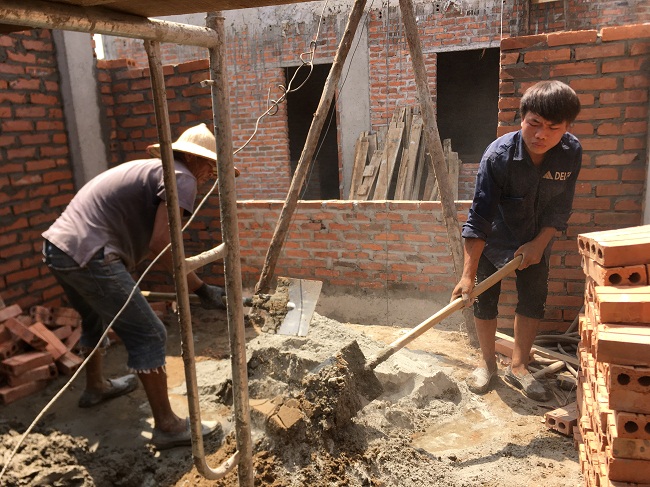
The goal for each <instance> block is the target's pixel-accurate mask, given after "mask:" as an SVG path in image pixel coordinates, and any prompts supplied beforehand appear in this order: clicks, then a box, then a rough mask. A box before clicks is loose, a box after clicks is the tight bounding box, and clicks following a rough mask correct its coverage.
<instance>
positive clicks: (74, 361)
mask: <svg viewBox="0 0 650 487" xmlns="http://www.w3.org/2000/svg"><path fill="white" fill-rule="evenodd" d="M80 325H81V317H80V316H79V314H78V313H77V312H76V311H75V310H74V309H72V308H54V309H50V308H46V307H43V306H32V307H31V308H30V310H29V313H28V314H27V313H24V312H23V310H22V309H21V307H20V306H19V305H17V304H13V305H10V306H5V307H3V308H2V309H0V360H1V361H0V404H9V403H12V402H14V401H16V400H18V399H21V398H23V397H26V396H29V395H30V394H33V393H35V392H37V391H40V390H41V389H43V388H44V387H45V386H46V385H47V384H48V383H49V382H50V381H51V380H52V379H54V378H56V377H57V376H58V375H59V374H64V375H71V374H72V373H74V371H75V370H77V368H78V367H79V365H80V364H81V363H82V361H83V359H82V358H81V357H80V356H79V355H78V354H77V353H75V350H76V347H77V344H78V342H79V338H80V337H81V326H80Z"/></svg>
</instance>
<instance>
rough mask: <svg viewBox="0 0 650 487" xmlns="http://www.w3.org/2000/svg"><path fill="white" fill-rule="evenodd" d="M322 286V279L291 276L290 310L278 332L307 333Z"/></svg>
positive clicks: (296, 334)
mask: <svg viewBox="0 0 650 487" xmlns="http://www.w3.org/2000/svg"><path fill="white" fill-rule="evenodd" d="M322 287H323V283H322V282H321V281H311V280H308V279H293V278H289V302H288V303H287V307H288V308H289V311H287V315H286V316H285V317H284V320H283V321H282V324H281V325H280V328H279V329H278V334H280V335H292V336H301V337H304V336H306V335H307V332H308V331H309V323H310V322H311V318H312V316H313V315H314V310H315V309H316V303H317V302H318V297H319V296H320V291H321V288H322Z"/></svg>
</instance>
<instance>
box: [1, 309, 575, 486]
mask: <svg viewBox="0 0 650 487" xmlns="http://www.w3.org/2000/svg"><path fill="white" fill-rule="evenodd" d="M317 311H318V309H317ZM434 311H437V310H434ZM175 319H176V318H175V316H174V315H170V316H169V318H168V320H167V321H168V331H169V344H168V355H169V359H168V373H169V387H170V392H171V398H172V404H173V407H174V409H175V410H176V412H177V413H178V414H187V404H186V396H185V385H184V383H185V380H184V377H185V376H184V371H183V362H182V359H181V357H180V341H179V334H178V325H177V324H176V322H175ZM193 322H194V339H195V349H196V355H197V377H198V383H199V390H200V394H201V408H202V411H203V413H202V418H203V419H216V420H219V421H220V423H221V425H222V433H220V434H217V435H215V436H213V437H211V438H209V439H207V440H206V442H205V450H206V458H207V463H208V464H209V465H210V466H211V467H213V468H216V467H217V466H219V465H220V464H221V463H222V462H223V461H224V460H225V459H226V458H228V457H229V456H230V455H231V454H232V453H233V452H234V450H235V441H234V436H233V434H234V433H233V428H234V426H233V418H232V416H231V407H230V395H229V391H230V388H229V384H230V383H229V380H230V379H229V369H230V361H229V359H228V356H229V348H228V341H227V329H226V328H227V325H226V321H225V313H224V312H222V311H214V312H205V311H202V310H193ZM457 329H458V326H457V323H455V322H453V321H450V322H443V323H442V324H441V325H439V326H438V327H436V328H434V329H432V330H431V331H429V332H427V333H426V334H425V335H423V336H422V337H420V338H418V339H417V340H416V341H415V342H413V343H412V344H411V345H410V346H409V347H408V348H409V349H408V350H402V351H400V352H398V353H396V354H395V355H394V356H393V357H391V358H390V359H389V360H388V361H386V362H385V363H383V364H381V365H379V366H378V367H377V368H376V369H375V372H376V376H377V377H378V379H379V381H380V382H381V384H382V386H383V388H384V393H383V394H382V395H381V396H380V397H379V398H378V399H376V400H374V401H372V402H370V403H369V404H365V403H364V404H363V406H364V407H363V408H362V409H361V411H360V412H359V413H358V414H357V415H356V416H355V417H354V418H353V420H352V421H350V422H348V423H346V424H345V425H335V426H334V427H331V425H330V427H329V428H324V427H323V422H322V421H321V422H320V423H317V422H316V421H315V420H314V418H313V417H312V418H311V419H306V420H305V422H304V423H303V427H302V429H300V430H297V431H292V433H291V434H290V435H287V434H281V433H280V434H278V432H277V431H273V430H270V429H269V428H267V427H266V426H265V424H264V422H263V421H260V420H259V418H258V417H257V416H255V415H253V418H252V423H253V443H254V469H255V479H256V485H264V486H274V487H279V486H305V485H309V486H343V485H346V486H348V485H349V486H386V487H389V486H459V487H460V486H463V487H465V486H467V487H470V486H494V487H496V486H515V485H516V486H520V487H525V486H539V485H544V486H545V487H565V486H577V485H580V483H581V477H580V472H579V470H580V469H579V464H578V456H577V453H576V451H575V450H574V448H573V443H572V439H571V438H568V437H566V436H563V435H560V434H558V433H555V432H553V431H549V430H547V429H546V428H545V426H544V418H543V416H544V413H545V412H547V411H548V410H551V409H555V408H556V407H559V406H563V405H565V404H566V403H568V402H571V401H573V400H574V398H575V396H574V395H572V394H571V393H567V392H565V391H561V390H559V389H558V388H556V387H554V388H553V390H554V395H555V399H554V400H552V402H550V403H546V404H541V403H536V402H534V401H531V400H529V399H527V398H525V397H524V396H522V395H521V394H520V393H519V392H518V391H516V390H514V389H513V388H511V387H510V386H509V385H507V384H506V383H505V382H504V381H503V380H502V379H501V378H499V379H498V381H497V382H496V386H495V388H494V390H493V391H491V392H490V393H488V394H486V395H485V396H482V397H478V396H475V395H473V394H471V393H470V392H469V391H468V390H467V387H466V386H465V383H464V379H465V377H466V376H467V375H468V374H469V373H470V372H471V370H472V364H473V363H474V362H475V360H476V351H475V350H474V349H472V348H471V347H469V346H468V345H467V343H466V340H465V338H464V337H463V336H462V335H461V334H460V333H459V332H458V331H457ZM406 331H407V330H406V329H404V328H398V327H392V326H377V325H375V326H370V325H359V324H350V323H341V322H339V321H336V320H333V319H329V318H327V317H324V316H321V315H319V314H318V313H316V314H314V318H313V320H312V322H311V325H310V328H309V333H308V335H307V337H304V338H302V337H286V336H280V335H272V334H268V333H263V332H261V331H260V330H259V328H255V327H250V328H247V343H248V345H247V350H248V364H249V365H248V366H249V391H250V397H251V398H257V399H274V398H278V397H282V398H284V399H287V398H298V399H301V398H302V399H304V390H303V386H302V382H301V381H302V379H303V378H304V376H305V374H306V373H307V372H309V371H310V370H312V369H313V368H314V366H316V365H317V364H319V363H320V362H322V361H323V360H325V359H326V358H328V357H331V356H332V355H334V354H335V353H336V352H337V351H338V350H340V349H341V348H342V347H343V346H345V345H346V344H348V343H350V342H352V341H356V342H357V343H358V345H359V347H360V348H361V350H362V351H363V352H364V354H365V356H366V357H369V356H371V355H372V354H374V353H376V352H377V351H378V350H380V349H381V348H382V347H383V346H385V345H386V344H388V343H390V342H391V341H393V340H395V339H396V338H398V337H399V336H401V335H402V334H403V333H405V332H406ZM105 362H106V366H107V371H108V373H109V374H110V376H113V377H114V376H118V375H121V374H123V373H125V372H126V370H125V362H126V360H125V352H124V349H123V347H122V346H121V345H120V344H115V345H113V346H111V347H110V349H109V350H108V352H107V354H106V357H105ZM502 369H503V367H502ZM64 383H65V378H59V379H57V380H55V381H54V382H52V384H50V385H49V386H48V387H47V388H46V389H45V390H44V391H42V392H41V393H39V394H36V395H33V396H31V397H29V398H26V399H23V400H21V401H18V402H16V403H14V404H11V405H9V406H5V407H3V408H2V414H1V416H0V434H2V442H1V443H0V461H2V465H4V464H5V462H6V460H7V457H8V454H9V451H10V450H11V449H12V448H13V447H14V445H15V444H16V442H17V441H18V439H19V438H20V435H21V434H22V433H23V432H24V431H25V429H26V428H27V426H28V425H29V424H30V423H31V422H32V420H33V419H34V418H35V417H36V415H37V414H38V413H39V411H40V410H41V408H42V407H43V406H44V405H45V404H46V403H47V402H48V401H49V400H50V399H51V398H52V397H53V395H54V394H55V393H56V392H57V391H58V390H59V389H60V388H61V386H62V385H63V384H64ZM82 384H83V381H82V377H80V378H79V379H77V381H76V382H75V383H74V384H73V385H72V386H71V388H70V389H69V390H68V391H66V392H65V393H64V394H63V395H62V397H61V398H60V399H59V400H58V401H57V402H56V403H55V404H54V406H53V407H52V408H51V409H50V411H49V412H48V413H47V414H46V415H45V416H44V417H43V419H42V420H41V421H40V423H39V424H38V426H37V427H36V428H35V430H34V432H32V433H31V434H30V435H28V437H27V438H26V440H25V442H24V445H23V447H21V449H20V450H19V452H18V454H17V455H16V457H15V458H14V459H13V461H12V463H11V465H10V467H9V468H8V471H7V473H6V474H5V475H4V477H3V478H2V479H1V480H0V485H3V486H4V485H6V486H27V485H29V486H128V487H131V486H133V487H136V486H137V487H148V486H152V487H153V486H163V487H167V486H199V487H200V486H208V485H214V486H236V485H238V483H237V476H236V469H235V472H233V473H231V474H229V475H228V476H226V477H225V478H224V479H222V480H218V481H208V480H206V479H204V478H203V477H201V475H199V474H198V473H197V471H196V468H195V467H194V466H193V462H192V457H191V449H190V448H189V447H187V448H175V449H172V450H167V451H163V452H157V451H156V450H155V449H153V448H152V447H150V446H148V445H147V441H148V440H149V439H150V438H151V430H152V420H151V418H150V410H149V406H148V404H147V401H146V397H145V395H144V391H143V390H142V388H139V389H138V390H136V391H135V392H133V393H132V394H130V395H128V396H124V397H120V398H117V399H114V400H112V401H110V402H107V403H105V404H102V405H100V406H98V407H96V408H94V409H79V408H78V407H77V405H76V403H77V400H78V397H79V395H80V393H81V390H82ZM551 385H552V384H551ZM328 400H330V401H334V402H336V401H337V398H336V396H335V394H333V393H332V394H330V397H329V398H328Z"/></svg>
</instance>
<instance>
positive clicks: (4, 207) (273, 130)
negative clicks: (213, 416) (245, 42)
mask: <svg viewBox="0 0 650 487" xmlns="http://www.w3.org/2000/svg"><path fill="white" fill-rule="evenodd" d="M649 38H650V34H649V32H648V25H635V26H627V27H619V28H606V29H603V31H602V38H601V37H598V36H597V35H596V32H595V31H580V32H566V33H557V34H549V35H539V36H530V37H520V38H513V39H508V40H505V41H503V44H502V50H503V59H502V64H503V68H502V80H501V86H500V90H501V94H502V95H501V102H500V113H499V118H500V125H501V127H500V132H504V131H508V130H512V129H515V128H517V127H516V126H517V123H518V119H517V114H516V106H517V100H518V98H519V96H520V95H521V93H522V91H523V89H525V87H526V86H528V85H529V84H530V83H532V82H534V81H536V80H538V79H541V78H549V77H552V78H558V79H562V80H564V81H566V82H568V83H569V84H571V85H572V86H573V87H574V88H575V89H576V90H577V91H578V93H579V95H580V97H581V100H582V102H583V105H584V111H583V113H582V114H581V116H580V118H579V120H578V121H577V123H576V126H575V133H576V135H578V136H579V137H580V139H581V140H582V141H583V144H584V147H585V159H584V169H583V172H582V173H581V176H580V181H579V185H578V194H577V197H576V204H575V208H576V211H575V214H574V216H573V217H572V219H571V226H570V227H569V230H568V231H567V234H566V236H564V237H563V238H560V240H559V241H558V242H557V243H556V245H555V247H554V252H553V257H552V271H551V282H550V289H551V294H550V297H549V302H548V304H549V306H548V311H547V316H546V319H547V320H550V321H555V322H556V323H558V322H559V321H561V320H565V321H566V320H571V319H572V318H573V317H574V316H575V314H576V313H577V311H578V309H579V307H580V305H581V300H582V295H583V289H582V287H583V282H584V276H583V274H582V272H581V270H580V268H579V264H580V262H579V257H578V254H577V252H576V243H575V237H576V235H577V234H578V233H581V232H584V231H593V230H597V229H609V228H616V227H623V226H630V225H636V224H638V223H640V221H641V207H640V201H641V200H642V195H643V186H644V181H645V175H646V170H647V168H646V160H647V147H646V137H647V117H648V113H647V105H648V100H647V98H646V97H647V90H648V77H647V72H648V52H649V44H650V40H649ZM296 42H297V41H296ZM0 44H1V45H2V46H4V47H5V52H6V60H5V62H3V63H2V64H0V97H1V98H0V115H1V117H0V118H1V119H2V120H0V123H1V124H2V134H1V135H0V140H2V144H0V154H1V155H2V161H3V162H2V164H1V165H0V167H1V169H0V182H1V184H2V191H1V192H0V214H1V215H2V220H1V221H2V233H1V236H0V270H2V272H0V285H1V287H0V294H1V295H2V296H3V297H4V298H5V299H6V300H7V301H11V302H18V303H19V304H20V305H21V306H23V307H29V306H31V305H32V304H36V303H39V304H46V305H47V304H52V303H53V302H54V301H55V300H56V299H58V297H59V296H60V290H59V288H58V287H56V286H55V285H54V281H53V280H52V278H51V277H50V276H49V273H48V271H47V269H46V268H45V267H44V266H43V265H42V264H41V263H40V244H41V241H40V233H41V232H42V231H43V230H44V229H45V228H47V226H49V224H50V223H51V222H52V221H53V220H54V218H56V216H57V215H58V214H59V213H60V212H61V211H62V210H63V208H64V207H65V205H66V203H67V202H68V201H69V199H70V198H71V196H72V194H73V192H74V188H73V183H72V173H71V170H70V166H69V161H68V148H67V138H66V135H65V127H64V126H63V125H64V122H63V118H62V110H61V97H60V94H59V86H58V73H57V67H56V64H55V60H54V59H55V58H54V57H53V47H52V44H51V38H50V34H49V32H47V31H31V32H26V33H20V34H13V35H11V36H3V37H0ZM330 44H334V43H333V42H330ZM270 55H271V54H270V53H269V56H270ZM541 60H543V62H540V61H541ZM253 61H254V60H249V61H248V64H247V63H246V62H243V61H241V60H240V61H239V64H238V71H237V74H238V75H239V76H240V78H237V84H236V89H237V94H236V95H233V97H235V98H236V99H235V100H234V101H233V108H232V111H233V122H234V123H233V125H235V123H236V124H237V126H236V127H237V128H236V134H235V137H236V138H237V140H238V141H240V142H241V141H243V140H244V138H245V137H246V136H247V135H246V134H250V130H251V129H252V128H251V127H250V126H248V125H246V124H250V123H252V122H251V120H252V119H251V117H250V116H248V114H249V112H250V108H249V107H250V106H253V107H256V108H264V107H265V106H266V97H265V96H264V97H262V96H261V95H251V98H250V99H249V100H248V103H249V106H247V108H246V109H245V110H244V108H243V107H244V105H243V102H242V100H245V99H246V95H247V90H250V92H251V93H253V91H254V90H255V89H256V88H255V87H257V86H259V85H260V84H261V83H260V82H259V80H258V79H257V78H256V77H255V76H256V74H255V71H254V70H253V68H252V66H253V65H254V63H253ZM269 63H270V61H269ZM99 67H100V69H99V70H98V75H99V77H100V81H101V86H100V88H101V92H102V96H103V100H104V103H105V105H106V109H107V117H106V118H107V123H110V124H111V141H110V142H111V150H112V155H113V159H112V163H113V164H117V163H119V162H121V161H123V160H126V159H129V158H132V157H141V156H143V155H144V148H145V146H146V145H147V144H148V143H150V142H153V141H154V140H155V136H156V134H155V127H154V123H153V108H152V106H151V95H150V90H149V87H148V83H149V82H148V79H147V77H146V74H147V73H146V70H142V69H141V68H135V67H134V66H129V65H128V63H127V62H124V61H121V62H116V63H115V62H111V63H108V64H100V65H99ZM402 67H403V66H402ZM274 70H275V71H274ZM165 72H166V74H167V82H168V92H169V99H170V102H171V105H170V113H171V115H172V120H173V123H174V130H175V132H176V133H175V134H174V135H178V134H179V133H180V131H181V130H182V129H183V128H184V127H186V126H189V125H191V124H193V123H196V122H197V121H206V122H208V123H209V121H210V119H211V111H210V109H209V101H208V100H209V95H208V93H207V90H205V89H203V88H200V87H198V85H197V83H198V81H200V80H202V79H205V77H207V64H206V62H205V61H196V62H192V63H185V64H181V65H178V66H166V67H165ZM265 73H272V78H273V82H277V81H279V80H281V79H282V77H283V76H282V71H281V70H280V69H279V68H273V69H269V70H267V71H265ZM249 78H250V79H249ZM247 79H249V82H250V84H246V83H247V81H246V80H247ZM264 81H265V84H266V83H267V82H268V81H269V78H268V77H266V78H264ZM233 91H234V90H233ZM262 98H263V99H262ZM244 120H245V121H244ZM269 120H270V121H271V123H269V125H268V130H267V131H266V132H263V133H262V135H263V138H262V139H258V140H257V141H256V144H259V145H254V146H253V147H252V149H251V150H252V151H254V152H253V154H254V156H251V155H250V154H248V153H247V152H246V151H245V152H243V153H242V154H241V155H238V156H237V158H236V161H237V162H236V163H237V165H238V166H240V168H241V169H242V172H243V174H242V177H240V178H239V180H238V194H239V196H240V199H244V198H252V197H254V198H256V199H261V197H260V196H261V195H263V197H264V199H269V198H273V196H269V195H270V194H271V193H270V190H267V188H269V187H270V183H271V182H273V181H275V180H277V179H284V180H285V181H286V183H285V190H284V191H286V187H287V185H288V175H287V176H284V178H283V177H282V169H278V168H280V167H281V166H279V165H274V164H276V163H277V161H282V160H284V161H285V162H284V163H285V164H286V161H287V160H288V156H287V155H286V154H285V155H284V156H282V155H279V154H281V152H282V150H285V151H286V144H285V143H283V142H282V137H283V136H284V137H286V127H285V126H284V122H282V120H283V118H282V117H278V118H276V119H269ZM235 121H236V122H235ZM283 134H284V135H283ZM274 141H278V143H277V144H275V145H277V146H278V147H275V145H273V142H274ZM280 146H281V147H280ZM247 157H250V159H246V158H247ZM283 157H284V159H283ZM278 164H279V163H278ZM258 170H259V171H263V170H268V171H269V173H262V174H261V175H260V177H257V172H256V171H258ZM247 173H248V174H250V177H249V176H247ZM253 174H255V176H253ZM278 174H280V177H279V178H278ZM267 175H268V176H267ZM246 178H249V179H246ZM265 178H266V180H265ZM255 185H257V186H255ZM254 188H257V190H255V189H254ZM256 191H257V192H256ZM283 197H284V194H282V198H283ZM322 205H323V206H321V202H312V203H305V204H303V205H301V206H299V208H298V211H297V212H296V219H295V222H294V226H293V227H292V232H291V234H290V236H289V238H288V241H287V247H286V248H285V250H284V253H283V256H282V259H281V261H280V265H279V267H278V270H277V274H278V275H285V274H288V275H298V276H302V275H304V276H305V277H310V276H313V277H315V278H319V279H323V280H325V281H326V286H333V285H337V286H353V287H355V288H358V287H359V286H368V287H372V286H380V285H381V286H384V285H386V283H387V282H388V283H390V284H389V286H391V287H400V286H401V287H406V286H411V285H412V289H418V290H420V291H422V292H423V295H425V293H426V292H433V291H434V290H435V289H437V287H436V286H439V285H441V284H440V282H433V281H434V280H437V281H440V279H439V277H440V276H441V275H446V276H451V269H450V268H449V267H448V264H449V263H450V261H449V260H445V255H447V254H445V249H446V233H445V231H444V228H443V227H442V226H441V225H440V222H439V220H435V219H434V217H435V215H436V214H437V213H436V212H437V211H438V210H437V207H436V204H435V203H422V204H420V205H418V204H414V203H391V204H390V205H389V209H390V211H387V210H386V207H385V203H372V202H371V203H357V204H355V203H353V202H345V203H340V202H336V203H329V202H328V203H322ZM382 205H384V206H383V208H382ZM427 205H429V206H427ZM280 208H281V202H277V201H276V202H269V201H252V202H241V204H240V217H241V222H240V224H241V231H242V235H241V247H242V257H243V266H244V273H245V276H244V277H245V279H246V282H247V283H249V284H250V283H253V282H254V281H255V279H256V277H257V274H258V273H259V268H260V267H261V263H262V261H263V259H264V255H265V253H266V248H267V245H268V241H269V240H270V238H271V234H272V229H273V228H274V226H275V223H276V221H277V216H278V213H279V210H280ZM382 209H383V211H382ZM466 210H467V208H466V206H462V205H461V206H460V210H459V211H460V214H461V216H462V217H464V215H465V214H466ZM387 225H388V226H387ZM219 235H220V232H219V217H218V211H217V203H216V201H215V202H211V203H210V206H209V207H208V209H207V210H205V211H204V212H203V213H202V215H201V218H200V219H199V220H198V221H197V222H196V223H195V224H194V225H193V226H192V229H191V231H190V232H189V233H188V235H187V237H186V243H187V253H188V254H193V253H196V252H198V251H201V250H205V249H206V248H208V247H212V246H213V245H215V244H216V243H218V240H219ZM433 242H436V245H433V244H432V243H433ZM382 245H383V246H382ZM387 245H389V246H390V252H389V253H388V254H386V251H385V248H386V246H387ZM416 245H418V246H422V247H420V248H416V247H415V246H416ZM432 247H435V248H432ZM439 247H440V248H439ZM443 248H444V249H443ZM447 258H448V257H447ZM429 266H432V267H429ZM220 267H221V265H220V264H215V265H214V266H212V267H211V269H208V270H206V271H204V277H206V279H207V280H208V281H210V282H219V280H220V277H219V274H220V270H221V269H220ZM442 284H444V285H445V286H448V287H449V288H451V286H452V285H453V282H452V281H450V280H449V279H446V280H444V282H443V283H442ZM504 288H505V289H506V290H507V291H511V290H512V286H511V283H510V282H507V283H506V284H505V287H504ZM512 302H513V295H512V294H511V293H506V294H505V296H504V301H503V303H504V306H503V309H502V312H503V316H504V318H506V319H507V318H508V317H511V316H512V304H511V303H512Z"/></svg>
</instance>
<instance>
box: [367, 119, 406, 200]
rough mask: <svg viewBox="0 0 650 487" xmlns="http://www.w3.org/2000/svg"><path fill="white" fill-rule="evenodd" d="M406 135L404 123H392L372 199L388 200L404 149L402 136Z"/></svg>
mask: <svg viewBox="0 0 650 487" xmlns="http://www.w3.org/2000/svg"><path fill="white" fill-rule="evenodd" d="M403 134H404V122H398V123H396V124H393V123H391V125H390V126H389V127H388V133H387V134H386V145H385V146H384V150H383V156H382V159H381V162H380V164H379V174H378V175H377V185H376V187H375V192H374V194H373V197H372V199H374V200H385V199H388V191H389V189H390V185H391V181H392V179H393V170H394V168H395V165H396V161H397V158H398V157H399V155H400V150H401V147H402V136H403Z"/></svg>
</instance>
